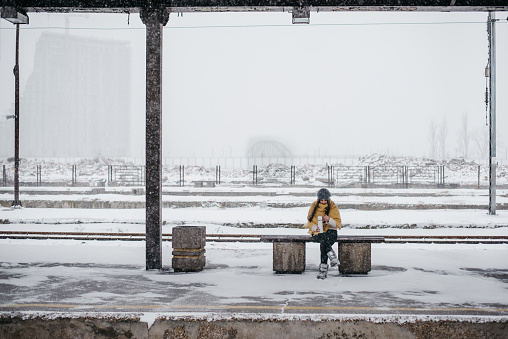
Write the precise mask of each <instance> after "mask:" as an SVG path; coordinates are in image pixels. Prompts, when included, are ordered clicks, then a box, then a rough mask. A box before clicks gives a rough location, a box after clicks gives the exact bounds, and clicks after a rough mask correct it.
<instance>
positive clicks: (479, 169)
mask: <svg viewBox="0 0 508 339" xmlns="http://www.w3.org/2000/svg"><path fill="white" fill-rule="evenodd" d="M477 188H478V189H480V165H478V187H477Z"/></svg>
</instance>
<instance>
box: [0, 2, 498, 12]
mask: <svg viewBox="0 0 508 339" xmlns="http://www.w3.org/2000/svg"><path fill="white" fill-rule="evenodd" d="M152 2H153V3H155V2H156V3H157V7H158V8H162V9H164V8H167V9H169V10H170V11H171V12H266V11H268V12H273V11H279V12H280V11H283V12H289V11H291V10H292V9H293V7H302V6H306V7H310V10H311V11H320V12H321V11H333V12H335V11H410V12H416V11H424V12H426V11H436V12H463V11H475V12H477V11H508V4H507V3H506V0H468V1H459V2H458V3H457V2H454V1H450V0H348V1H344V0H305V1H303V2H302V1H300V0H158V1H147V0H87V1H82V0H0V6H15V7H17V8H23V9H24V10H25V11H27V12H101V13H119V12H120V13H121V12H129V13H137V12H140V11H141V10H142V8H144V7H145V6H147V3H152Z"/></svg>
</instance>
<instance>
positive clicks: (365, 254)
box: [338, 242, 371, 274]
mask: <svg viewBox="0 0 508 339" xmlns="http://www.w3.org/2000/svg"><path fill="white" fill-rule="evenodd" d="M338 257H339V261H340V265H339V272H340V273H344V274H350V273H352V274H367V273H369V272H370V269H371V264H370V263H371V244H370V242H369V243H344V242H339V253H338Z"/></svg>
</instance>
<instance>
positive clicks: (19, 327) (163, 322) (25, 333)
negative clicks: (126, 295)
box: [0, 314, 508, 339]
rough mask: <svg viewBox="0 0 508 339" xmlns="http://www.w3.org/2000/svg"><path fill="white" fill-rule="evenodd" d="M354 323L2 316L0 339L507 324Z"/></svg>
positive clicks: (370, 331)
mask: <svg viewBox="0 0 508 339" xmlns="http://www.w3.org/2000/svg"><path fill="white" fill-rule="evenodd" d="M368 319H369V317H365V320H359V319H341V320H321V321H314V320H312V319H310V316H306V317H301V318H300V317H298V316H295V319H279V318H277V317H276V316H275V317H272V318H270V317H269V316H266V317H262V316H261V317H260V318H259V319H257V318H256V317H253V318H235V317H231V318H228V319H221V320H207V319H206V318H205V319H199V318H194V317H192V316H188V317H184V316H180V317H172V316H170V317H159V318H157V319H156V320H155V322H154V323H153V325H152V326H151V327H150V328H148V324H147V323H146V322H143V321H140V317H137V316H118V315H116V316H108V315H104V316H98V317H93V316H77V317H71V316H65V315H62V316H51V315H48V314H45V315H44V316H37V315H29V316H27V315H19V314H3V315H1V316H0V338H2V339H3V338H9V339H10V338H38V339H44V338H52V339H59V338H120V339H123V338H165V339H167V338H174V339H184V338H185V339H194V338H216V339H219V338H224V339H226V338H227V339H233V338H242V339H251V338H252V339H254V338H277V339H283V338H288V339H289V338H399V339H402V338H447V339H455V338H457V339H459V338H460V339H468V338H499V339H502V338H507V333H508V319H506V317H504V318H503V319H500V320H499V319H498V320H499V321H494V320H490V321H488V320H489V319H486V320H487V321H485V322H483V321H475V320H474V319H473V320H471V319H470V320H461V321H459V320H436V321H422V320H415V321H411V320H408V321H407V322H402V321H401V318H397V317H395V318H394V319H396V321H393V322H390V321H379V320H377V321H369V320H368Z"/></svg>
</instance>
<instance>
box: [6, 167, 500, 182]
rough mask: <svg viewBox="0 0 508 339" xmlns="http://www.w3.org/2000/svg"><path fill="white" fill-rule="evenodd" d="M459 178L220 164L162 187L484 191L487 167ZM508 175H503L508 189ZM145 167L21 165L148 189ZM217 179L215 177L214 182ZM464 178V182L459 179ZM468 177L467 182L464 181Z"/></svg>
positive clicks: (59, 176)
mask: <svg viewBox="0 0 508 339" xmlns="http://www.w3.org/2000/svg"><path fill="white" fill-rule="evenodd" d="M460 170H461V171H462V172H461V173H460V176H459V175H457V174H456V173H455V172H456V171H458V170H455V171H454V170H452V169H447V168H446V167H445V166H405V165H403V166H329V165H327V166H321V165H308V164H307V165H303V166H296V165H291V166H286V165H283V164H270V165H267V166H258V165H253V166H252V167H251V169H250V170H233V169H229V170H221V166H215V168H205V167H200V166H197V167H196V166H184V165H179V166H164V167H163V180H162V181H163V185H166V186H186V185H195V186H199V185H198V184H199V183H214V185H212V186H213V187H214V186H215V184H221V183H224V184H239V185H289V186H295V185H300V186H322V185H327V186H328V187H376V186H377V187H381V186H385V187H397V188H407V187H425V186H429V187H452V188H453V187H459V186H461V187H474V186H476V187H480V186H481V185H484V186H486V185H488V179H487V176H486V173H488V167H487V166H477V167H474V166H470V167H469V168H467V169H466V171H465V172H464V169H460ZM505 172H506V171H504V172H503V171H498V175H500V176H501V177H502V178H503V179H504V180H498V186H501V185H506V173H505ZM1 173H2V177H1V178H0V179H1V181H0V183H1V185H2V186H12V185H13V178H14V169H13V165H10V164H9V165H3V167H2V172H1ZM145 175H146V174H145V167H144V166H131V165H101V164H95V165H89V164H88V165H68V164H58V166H56V165H55V164H51V165H48V164H44V163H41V164H28V165H27V164H21V165H20V185H22V186H59V185H61V186H104V185H105V184H106V183H108V185H109V186H144V185H145V179H146V177H145ZM214 176H215V178H214ZM457 178H461V179H457ZM463 178H466V179H463Z"/></svg>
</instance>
